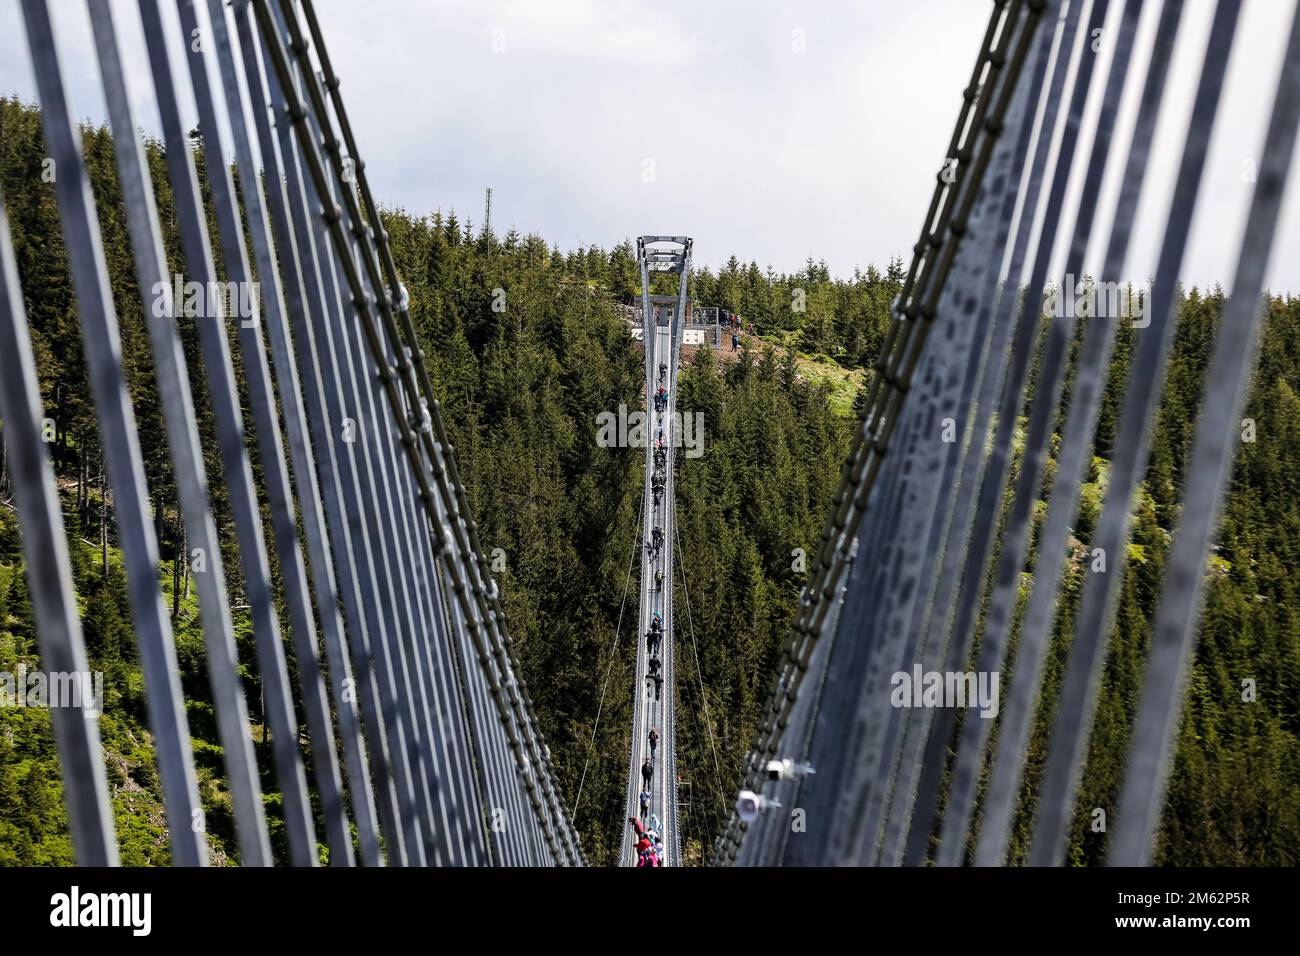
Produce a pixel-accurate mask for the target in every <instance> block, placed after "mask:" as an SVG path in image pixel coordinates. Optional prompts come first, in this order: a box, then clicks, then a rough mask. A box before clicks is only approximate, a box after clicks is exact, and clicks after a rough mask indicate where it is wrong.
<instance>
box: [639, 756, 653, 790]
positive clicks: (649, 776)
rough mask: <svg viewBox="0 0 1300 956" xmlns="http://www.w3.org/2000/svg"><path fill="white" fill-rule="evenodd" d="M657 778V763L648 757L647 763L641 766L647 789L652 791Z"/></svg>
mask: <svg viewBox="0 0 1300 956" xmlns="http://www.w3.org/2000/svg"><path fill="white" fill-rule="evenodd" d="M654 776H655V761H654V758H653V757H646V758H645V763H643V764H641V779H642V780H644V781H645V788H646V789H647V790H649V789H650V784H651V781H653V780H654Z"/></svg>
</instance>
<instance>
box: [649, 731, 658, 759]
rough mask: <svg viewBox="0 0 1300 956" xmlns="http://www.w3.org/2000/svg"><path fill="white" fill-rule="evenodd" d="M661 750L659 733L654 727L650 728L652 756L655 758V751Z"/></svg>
mask: <svg viewBox="0 0 1300 956" xmlns="http://www.w3.org/2000/svg"><path fill="white" fill-rule="evenodd" d="M658 748H659V731H657V730H655V729H654V728H653V727H651V728H650V756H651V757H653V756H654V754H655V751H656V750H657V749H658Z"/></svg>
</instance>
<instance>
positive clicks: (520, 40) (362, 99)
mask: <svg viewBox="0 0 1300 956" xmlns="http://www.w3.org/2000/svg"><path fill="white" fill-rule="evenodd" d="M114 4H115V6H114V9H115V10H121V11H124V14H123V15H121V16H119V20H121V19H123V18H124V17H125V16H126V14H129V20H130V23H131V31H138V29H139V28H138V16H137V15H136V14H135V13H134V4H133V3H131V2H129V0H126V2H124V0H114ZM316 4H317V9H318V11H319V15H320V19H321V22H322V26H323V29H324V31H325V37H326V40H327V42H328V44H329V50H330V54H331V58H332V60H333V62H334V65H335V68H336V70H337V71H338V73H339V74H340V76H341V77H342V79H343V95H344V99H345V101H346V102H347V104H348V108H349V114H350V116H351V118H352V121H353V124H354V126H355V128H356V132H357V137H358V141H359V143H360V145H361V149H362V151H363V154H364V156H365V158H366V161H367V171H368V174H369V176H370V177H371V182H372V184H373V186H374V188H375V190H376V192H377V193H378V195H379V196H380V197H381V198H382V199H383V200H384V201H387V202H389V203H392V204H395V205H402V206H404V207H406V208H407V209H409V210H411V211H413V212H419V213H423V212H428V211H431V210H432V209H434V208H437V207H441V208H443V209H447V208H451V207H454V208H455V209H456V210H457V211H458V212H459V213H460V214H461V215H462V216H468V217H469V218H471V219H472V220H473V221H474V222H475V223H477V222H478V220H479V219H480V218H481V216H482V208H483V191H484V189H485V187H487V186H492V187H493V190H494V192H493V219H494V223H495V225H496V226H497V227H498V229H502V228H507V227H509V226H510V225H515V226H517V227H518V228H519V229H520V230H521V231H525V232H537V233H539V234H541V235H542V236H543V237H545V238H546V239H547V240H549V241H552V242H555V243H558V244H559V245H561V246H563V247H568V246H572V245H574V244H575V243H577V242H584V243H592V242H595V243H600V244H602V245H610V244H613V243H615V242H617V241H618V240H620V239H622V238H624V237H629V236H634V235H636V234H639V233H645V232H667V233H674V234H676V233H689V234H691V235H693V236H694V237H695V239H696V254H697V259H698V260H699V261H703V262H707V263H710V264H714V265H716V264H718V263H720V262H722V261H725V260H726V258H727V257H728V256H730V255H732V254H734V255H736V256H737V257H739V258H741V259H742V260H744V261H748V260H750V259H753V260H756V261H757V262H758V263H759V264H760V266H765V265H767V264H768V263H771V264H772V265H774V266H775V267H776V268H777V269H778V270H793V269H797V268H799V267H801V266H802V264H803V262H804V260H805V259H806V258H807V257H809V256H812V257H814V258H818V259H820V258H824V259H825V260H826V261H827V262H828V264H829V265H830V267H831V269H832V271H833V272H835V273H837V274H841V275H845V274H848V273H850V272H851V271H852V269H853V268H854V266H855V265H865V264H866V263H868V262H874V263H877V264H883V262H884V261H885V260H886V259H887V258H888V257H889V256H891V255H904V256H907V255H909V254H910V253H909V250H910V248H911V246H912V244H913V243H914V242H915V241H916V238H917V234H918V232H919V230H920V227H921V218H922V216H923V215H924V213H925V210H926V206H927V203H928V201H929V197H930V192H931V189H932V187H933V183H934V173H935V171H936V170H937V168H938V166H939V164H940V163H941V161H942V158H943V153H944V150H945V149H946V147H947V143H948V139H949V137H950V135H951V131H952V124H953V122H954V120H955V117H956V114H957V110H958V108H959V105H960V97H961V92H962V89H963V88H964V86H965V85H966V83H967V82H968V80H969V78H970V71H971V67H972V66H973V64H974V60H975V55H976V52H977V46H978V43H979V41H980V39H981V37H982V36H983V30H984V25H985V23H986V22H987V18H988V15H989V11H990V5H989V4H988V3H984V2H978V3H977V2H974V0H912V2H902V0H873V2H870V3H859V4H843V3H805V4H792V3H786V2H780V0H752V2H750V0H730V2H711V3H698V2H688V0H661V2H655V3H651V2H649V0H370V2H366V3H357V2H355V0H316ZM17 6H18V4H17V0H0V35H4V36H7V37H10V38H11V40H10V43H9V48H10V50H11V51H12V50H14V49H15V48H17V49H18V51H20V52H21V48H22V46H23V44H22V41H21V38H22V36H23V34H22V30H21V21H20V19H19V17H18V13H17ZM56 6H57V11H56V12H57V14H58V15H59V18H60V20H61V21H62V20H80V21H82V23H83V25H82V26H81V27H79V28H78V29H79V31H80V32H79V33H78V32H77V31H72V32H71V33H69V35H68V37H67V38H65V37H63V36H62V34H61V43H62V44H63V46H64V49H65V65H67V66H68V67H69V70H70V79H71V85H72V88H73V92H74V99H75V102H76V105H77V108H78V113H79V115H86V116H94V115H95V112H94V111H95V109H96V106H95V103H96V97H97V94H96V92H95V85H96V84H95V68H94V58H93V52H92V49H91V47H90V43H89V38H88V27H86V26H85V25H84V21H85V11H84V8H82V4H80V3H77V2H73V0H68V2H66V3H59V4H57V5H56ZM163 6H164V7H165V8H167V7H170V6H172V4H170V3H168V2H166V0H164V2H163ZM1112 6H1116V7H1118V4H1112ZM1147 6H1148V8H1158V7H1159V4H1148V5H1147ZM1289 6H1290V5H1289V4H1274V3H1268V4H1248V5H1247V6H1246V9H1245V12H1244V14H1243V17H1242V27H1241V34H1240V36H1239V38H1238V47H1237V49H1236V51H1235V52H1234V56H1233V62H1232V69H1231V73H1230V76H1229V82H1228V84H1227V86H1226V89H1225V98H1224V104H1223V109H1222V112H1221V115H1220V120H1219V124H1218V127H1217V129H1216V136H1215V143H1214V147H1215V148H1214V152H1213V154H1212V156H1211V162H1210V166H1209V168H1208V169H1207V173H1206V178H1205V187H1204V192H1203V194H1202V198H1201V212H1200V213H1199V214H1198V216H1197V219H1196V223H1195V234H1194V236H1193V238H1192V243H1191V246H1190V248H1189V252H1188V259H1187V263H1186V266H1185V268H1184V276H1185V278H1186V279H1188V280H1189V281H1194V282H1197V283H1199V284H1202V285H1204V284H1207V283H1213V282H1215V281H1219V282H1222V283H1223V284H1224V285H1225V286H1226V285H1228V284H1230V281H1231V277H1232V272H1233V269H1234V267H1235V257H1236V247H1237V245H1238V243H1239V241H1240V229H1241V227H1242V224H1243V223H1244V219H1243V212H1244V209H1245V203H1246V201H1248V199H1249V190H1248V189H1244V188H1242V183H1241V178H1240V174H1239V170H1240V166H1241V162H1242V158H1243V156H1246V155H1248V154H1250V153H1251V152H1252V151H1255V150H1257V149H1258V143H1259V142H1260V140H1261V138H1262V132H1263V124H1264V121H1265V118H1266V113H1267V109H1268V106H1269V103H1270V101H1271V95H1272V89H1273V86H1274V84H1275V83H1276V78H1277V66H1278V63H1279V62H1280V53H1281V45H1282V42H1283V40H1284V38H1285V34H1286V28H1287V25H1288V21H1287V17H1288V16H1289V12H1290V11H1289V9H1288V8H1289ZM1187 8H1188V13H1187V21H1188V25H1187V27H1186V28H1185V29H1184V31H1183V35H1182V36H1181V38H1180V57H1179V60H1178V62H1177V63H1176V64H1175V66H1176V70H1175V80H1174V82H1173V83H1172V85H1171V94H1172V95H1173V97H1174V99H1175V102H1179V101H1181V102H1182V103H1183V106H1182V108H1181V111H1180V109H1179V108H1177V107H1176V106H1175V107H1174V108H1171V109H1170V111H1169V115H1168V116H1167V117H1166V122H1165V123H1163V124H1162V128H1161V132H1162V135H1161V140H1160V145H1159V149H1158V151H1157V155H1156V156H1155V157H1153V161H1152V169H1151V175H1150V178H1149V184H1150V189H1149V190H1148V195H1147V197H1146V200H1145V201H1144V204H1143V209H1142V214H1141V216H1140V219H1139V222H1138V231H1137V235H1136V236H1135V241H1134V248H1133V255H1132V256H1131V258H1130V264H1129V269H1128V270H1127V271H1128V272H1129V273H1130V274H1131V275H1135V276H1143V275H1145V274H1146V272H1148V271H1150V262H1152V261H1153V260H1154V250H1155V248H1156V247H1157V246H1158V243H1159V240H1160V237H1161V233H1162V230H1163V219H1164V213H1165V211H1166V210H1167V203H1168V191H1169V187H1170V183H1171V182H1172V179H1173V173H1174V169H1175V168H1176V165H1175V164H1176V162H1177V156H1178V153H1179V148H1180V143H1181V136H1182V132H1183V130H1184V129H1185V122H1186V119H1185V107H1186V104H1187V103H1189V102H1190V95H1191V89H1192V86H1193V84H1194V72H1193V71H1194V70H1195V68H1196V66H1197V64H1198V63H1199V58H1200V55H1201V52H1202V50H1203V45H1204V39H1205V33H1206V29H1207V25H1208V22H1209V19H1210V14H1211V12H1212V4H1211V3H1210V2H1209V0H1188V3H1187ZM1153 15H1154V14H1153V12H1152V10H1148V14H1147V20H1151V19H1152V18H1153ZM1113 18H1114V14H1112V20H1113ZM494 31H500V32H494ZM78 37H80V39H78ZM801 47H802V49H800V48H801ZM128 52H130V51H128ZM130 62H131V63H132V64H133V66H134V68H135V71H136V73H137V74H139V75H138V76H133V82H135V91H136V96H137V100H138V101H139V103H140V105H141V107H142V122H144V123H145V124H146V126H147V127H150V126H151V124H152V128H153V129H156V120H155V119H154V118H153V116H152V113H151V112H148V111H147V108H148V106H149V103H148V94H147V89H148V78H147V75H146V71H145V61H144V59H143V48H142V47H140V46H137V47H136V52H135V53H134V54H133V55H131V56H130ZM1139 65H1141V61H1139ZM1140 76H1141V74H1140V72H1139V73H1137V78H1140ZM1098 82H1100V79H1099V80H1098ZM0 89H2V90H7V91H16V92H19V93H22V94H23V95H25V96H28V97H32V96H33V93H32V82H31V77H30V69H29V67H28V64H27V63H26V60H25V57H24V56H22V55H20V56H18V57H13V56H9V55H7V56H6V58H5V60H4V61H3V63H2V64H0ZM142 91H143V92H142ZM1180 98H1181V100H1180ZM99 109H101V110H102V107H99ZM1117 142H1118V144H1119V145H1120V146H1121V147H1126V146H1127V136H1125V135H1123V134H1121V135H1120V137H1118V138H1117ZM1121 158H1122V156H1121V155H1119V154H1117V155H1116V156H1115V157H1113V158H1112V166H1114V165H1117V164H1118V163H1119V161H1120V159H1121ZM646 159H653V160H654V164H655V171H656V174H657V177H656V181H655V182H653V183H646V182H643V181H642V172H643V169H644V165H643V164H644V161H645V160H646ZM1162 190H1163V191H1162ZM1109 218H1110V217H1109V210H1108V209H1107V208H1105V206H1103V209H1102V211H1101V215H1100V216H1099V219H1098V224H1099V226H1102V227H1105V226H1106V225H1107V224H1108V223H1109ZM1070 222H1072V216H1067V217H1066V218H1065V223H1064V225H1067V226H1068V224H1069V223H1070ZM1097 245H1098V243H1097V242H1094V247H1096V246H1097ZM1298 261H1300V187H1295V188H1292V189H1290V190H1289V191H1288V199H1287V208H1286V210H1285V214H1284V219H1283V225H1282V234H1281V238H1280V241H1279V245H1278V249H1277V251H1276V252H1275V256H1274V264H1273V268H1272V269H1271V270H1270V277H1269V278H1270V283H1271V285H1272V286H1273V287H1274V288H1280V289H1292V290H1295V289H1298V288H1300V275H1298V274H1297V272H1296V267H1295V265H1294V264H1295V263H1296V262H1298Z"/></svg>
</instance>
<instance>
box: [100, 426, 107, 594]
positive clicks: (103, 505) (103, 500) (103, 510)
mask: <svg viewBox="0 0 1300 956" xmlns="http://www.w3.org/2000/svg"><path fill="white" fill-rule="evenodd" d="M99 547H100V551H101V552H102V555H103V562H104V565H103V566H104V578H105V580H107V579H108V483H107V482H106V481H104V452H103V449H101V450H100V452H99Z"/></svg>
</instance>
